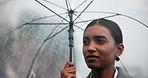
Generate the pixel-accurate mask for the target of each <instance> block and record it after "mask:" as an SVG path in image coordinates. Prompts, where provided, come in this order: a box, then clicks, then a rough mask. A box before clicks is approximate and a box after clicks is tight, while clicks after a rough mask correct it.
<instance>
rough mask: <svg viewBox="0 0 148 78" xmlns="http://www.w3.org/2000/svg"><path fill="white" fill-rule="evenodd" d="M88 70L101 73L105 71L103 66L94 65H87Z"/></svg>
mask: <svg viewBox="0 0 148 78" xmlns="http://www.w3.org/2000/svg"><path fill="white" fill-rule="evenodd" d="M87 66H88V68H90V69H92V70H98V71H102V70H104V69H105V67H104V66H99V65H95V64H87Z"/></svg>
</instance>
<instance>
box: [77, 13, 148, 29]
mask: <svg viewBox="0 0 148 78" xmlns="http://www.w3.org/2000/svg"><path fill="white" fill-rule="evenodd" d="M76 12H79V11H75V13H76ZM85 13H108V14H117V15H120V16H124V17H127V18H130V19H132V20H135V21H137V22H138V23H140V24H142V25H144V26H145V27H146V28H148V25H146V24H145V23H143V22H141V21H139V20H137V19H135V18H133V17H131V16H128V15H125V14H121V13H114V12H101V11H85Z"/></svg>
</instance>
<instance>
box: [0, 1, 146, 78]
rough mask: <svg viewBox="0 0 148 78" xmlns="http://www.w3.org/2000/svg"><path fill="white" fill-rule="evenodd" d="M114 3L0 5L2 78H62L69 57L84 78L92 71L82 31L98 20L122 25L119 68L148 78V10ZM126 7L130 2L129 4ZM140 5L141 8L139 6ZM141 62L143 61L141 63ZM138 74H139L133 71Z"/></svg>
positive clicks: (65, 2)
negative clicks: (146, 68) (147, 69)
mask: <svg viewBox="0 0 148 78" xmlns="http://www.w3.org/2000/svg"><path fill="white" fill-rule="evenodd" d="M112 2H115V3H110V1H101V2H100V1H93V0H84V1H83V0H82V1H81V0H60V1H56V0H35V1H33V0H32V1H29V0H14V1H9V0H8V1H1V3H2V4H3V5H1V6H0V9H1V11H2V13H1V16H0V20H1V22H0V27H1V28H0V37H1V40H0V41H1V43H0V47H1V54H0V55H1V57H0V60H1V64H0V65H1V69H0V74H1V75H0V76H1V78H5V77H6V78H29V77H30V76H33V77H36V78H37V77H39V78H46V77H51V78H59V77H60V73H59V72H60V70H61V69H62V68H63V67H64V64H65V62H66V61H68V60H69V59H70V57H69V56H70V55H72V56H71V57H72V59H71V60H70V61H73V62H74V63H75V65H76V68H77V77H78V78H82V77H85V76H86V75H87V74H88V73H89V69H88V68H87V67H86V65H85V63H84V60H83V55H82V50H81V47H82V34H83V29H84V28H85V26H86V25H87V24H88V22H90V21H91V20H93V19H97V18H108V19H111V20H114V21H115V22H117V23H118V24H119V25H120V26H121V29H122V31H123V35H124V44H125V48H126V49H125V51H124V54H123V55H122V56H121V62H120V63H119V64H118V63H117V65H119V66H122V67H125V70H127V72H129V73H130V74H132V75H133V76H136V77H137V73H139V72H141V73H142V75H140V76H139V75H138V76H139V77H143V78H144V77H147V75H146V74H145V72H146V71H145V70H144V69H145V67H146V65H148V63H147V62H145V61H146V60H141V58H142V59H146V57H147V54H145V53H146V49H147V48H146V47H145V46H147V44H146V43H145V41H146V40H147V38H148V37H147V34H145V33H147V32H148V31H147V21H146V19H148V17H145V15H146V14H147V12H148V11H147V10H146V9H145V7H146V6H142V5H140V4H139V3H141V4H142V3H143V1H140V0H139V2H138V1H137V2H136V1H131V2H134V3H131V4H132V5H133V7H131V8H128V7H127V5H128V6H129V5H130V3H129V2H128V4H126V5H123V4H121V3H120V2H118V1H116V0H112ZM116 2H118V4H121V5H120V7H118V8H116V9H115V7H117V6H119V5H114V4H117V3H116ZM121 2H122V3H126V0H125V1H121ZM145 2H146V1H145ZM18 3H19V4H18ZM24 3H25V4H24ZM20 4H23V5H20ZM26 4H27V5H26ZM136 4H139V6H141V7H142V8H139V7H138V8H137V7H134V5H136ZM10 5H13V6H11V7H10ZM105 5H110V6H105ZM125 9H127V10H125ZM122 10H123V11H122ZM130 10H131V11H130ZM10 11H11V13H10ZM134 11H136V13H135V12H134ZM137 11H138V12H137ZM143 17H145V18H143ZM70 26H73V27H72V28H73V29H72V31H71V32H73V31H74V32H73V33H69V32H68V31H69V30H70V29H69V28H70ZM129 32H130V33H129ZM69 34H71V36H73V40H74V41H72V42H74V43H72V44H73V45H72V54H70V49H69V45H70V44H69ZM134 34H136V36H135V35H134ZM133 39H134V40H133ZM135 41H138V42H139V43H136V42H135ZM70 42H71V41H70ZM133 45H134V46H133ZM139 45H143V46H140V47H139ZM136 47H138V48H139V49H138V50H137V49H136ZM139 52H140V53H139ZM69 54H70V55H69ZM137 55H138V56H137ZM80 58H81V59H80ZM129 59H130V60H129ZM135 59H136V60H135ZM137 59H138V60H139V61H141V62H140V63H139V61H138V62H137ZM127 60H129V61H127ZM80 61H81V62H80ZM131 61H132V62H133V63H131ZM143 63H145V64H143ZM84 67H85V68H84ZM137 69H138V70H139V72H133V71H134V70H137ZM84 71H85V72H84Z"/></svg>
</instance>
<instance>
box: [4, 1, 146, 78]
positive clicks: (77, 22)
mask: <svg viewBox="0 0 148 78" xmlns="http://www.w3.org/2000/svg"><path fill="white" fill-rule="evenodd" d="M36 2H38V3H39V4H41V5H42V6H43V7H45V8H46V9H48V10H50V11H51V12H52V13H54V14H55V15H52V16H47V17H41V18H37V19H34V20H31V21H29V22H26V23H24V24H23V25H20V26H18V27H16V28H12V29H10V31H9V32H8V34H7V37H6V35H4V36H3V39H11V40H14V38H13V37H12V34H10V33H12V32H14V31H17V29H21V28H22V27H24V29H22V31H21V30H20V31H21V32H23V37H27V39H26V41H29V40H31V38H32V36H31V35H30V34H32V32H35V33H36V34H38V33H41V32H37V31H34V30H33V29H34V28H36V29H40V28H39V27H38V26H37V25H39V26H44V25H50V27H46V28H45V29H47V28H49V29H50V30H48V32H49V31H50V33H49V34H48V35H44V34H41V36H40V37H41V38H42V40H41V42H38V44H40V45H39V46H38V47H35V46H34V45H33V44H32V45H30V44H28V43H29V42H28V43H23V44H24V45H26V44H28V46H34V48H36V51H34V52H33V53H34V55H33V54H32V56H34V57H32V59H33V60H32V61H31V64H29V65H27V66H28V67H29V69H26V71H27V72H25V73H27V74H28V75H27V77H29V76H30V74H31V75H35V73H38V72H40V71H42V70H41V69H39V67H40V65H41V63H39V66H36V65H37V64H36V63H37V61H38V59H40V58H41V57H42V56H41V55H44V53H45V55H46V52H45V50H49V49H48V48H47V47H52V48H53V49H56V48H55V47H54V46H51V45H49V44H53V42H54V43H55V42H57V41H59V43H60V42H62V41H60V40H61V39H62V37H63V36H64V35H62V36H60V35H61V33H62V32H64V31H65V30H66V32H67V31H69V39H70V40H69V44H68V43H66V45H69V46H70V49H69V52H70V53H67V54H70V55H67V54H66V53H64V54H65V56H69V57H67V59H69V61H72V57H73V56H72V51H73V32H74V31H75V33H76V30H74V29H73V27H76V28H77V29H80V30H81V31H82V30H83V28H82V27H79V26H81V23H85V25H86V23H87V22H89V21H91V20H93V19H96V16H94V18H92V19H90V18H88V19H87V20H82V19H81V17H80V16H82V15H84V13H88V14H90V13H91V14H93V15H95V14H94V13H96V14H97V15H99V14H98V13H101V14H102V15H101V16H102V17H100V16H98V17H100V18H111V17H115V16H123V17H126V18H127V19H132V20H135V21H137V22H138V23H140V24H142V26H145V27H147V25H146V24H144V23H142V22H141V21H139V20H137V19H135V18H133V17H131V16H128V15H125V14H121V13H114V12H102V11H100V12H99V11H86V10H87V9H88V8H89V7H90V6H91V4H92V2H93V1H87V0H85V1H82V2H81V3H80V4H79V5H78V7H76V8H75V9H72V7H70V5H71V4H70V1H67V0H65V1H64V2H65V4H66V6H65V7H67V8H66V9H65V8H63V7H61V6H60V5H57V4H56V3H53V2H52V1H46V0H43V2H41V1H38V0H36ZM44 2H47V3H50V4H52V5H54V6H56V7H59V8H61V9H63V10H66V13H59V12H58V11H56V12H55V11H53V10H52V8H49V7H47V6H45V5H44V4H43V3H44ZM87 2H88V3H87ZM84 3H87V5H86V6H85V7H83V9H82V11H76V10H77V9H79V7H81V6H83V4H84ZM45 8H44V9H45ZM76 13H78V15H77V14H76ZM64 14H67V15H65V16H61V15H64ZM106 14H109V15H107V16H106ZM73 16H75V17H76V18H75V19H73ZM67 17H69V20H67V19H65V18H67ZM82 17H83V16H82ZM46 18H50V21H52V20H54V21H55V20H56V19H54V18H59V19H61V20H60V21H58V23H57V22H54V21H53V22H52V23H49V22H48V21H47V20H45V19H46ZM83 18H86V17H85V15H84V17H83ZM51 19H52V20H51ZM39 20H40V21H39ZM34 21H35V22H34ZM46 21H47V22H48V23H46ZM36 22H37V23H36ZM39 22H41V23H39ZM28 25H29V26H31V27H28V28H26V27H27V26H28ZM55 25H56V26H55ZM61 25H63V26H61ZM51 26H53V27H51ZM64 26H65V27H64ZM68 27H69V29H68ZM57 28H60V29H57ZM143 28H144V27H143ZM28 29H30V30H28ZM45 29H43V30H45ZM56 29H57V30H56ZM67 29H68V30H67ZM55 30H56V31H57V32H55ZM20 31H17V32H20ZM17 32H16V33H15V34H14V35H17V34H18V33H17ZM27 32H29V33H27ZM46 32H47V31H46ZM46 32H44V33H46ZM53 33H54V34H53ZM59 34H60V35H59ZM64 34H65V36H66V35H68V34H66V33H64ZM8 35H9V36H8ZM43 36H44V37H43ZM57 36H59V37H60V39H58V40H57V41H56V40H55V39H57V38H56V37H57ZM39 39H40V38H39ZM36 40H37V38H36ZM48 40H51V41H49V43H48V44H46V42H47V41H48ZM52 40H53V41H52ZM54 40H55V41H54ZM35 43H36V42H35ZM35 43H34V44H35ZM59 43H57V46H59ZM5 44H9V46H3V45H5ZM10 44H11V45H10ZM19 44H22V42H21V43H19ZM75 44H76V43H75ZM3 45H1V46H3V47H4V48H9V47H10V46H12V43H10V42H8V41H7V40H5V41H3ZM24 45H23V46H24ZM62 45H64V44H62ZM60 46H61V45H60ZM42 47H46V48H44V49H43V48H42ZM52 48H50V49H52ZM67 48H68V46H67ZM14 51H15V50H14ZM28 51H29V50H28ZM62 51H66V52H67V49H66V50H62ZM55 52H59V53H57V54H60V52H61V51H55ZM21 53H22V52H20V54H21ZM51 53H52V52H51ZM61 54H62V52H61ZM7 55H8V54H7ZM10 55H11V54H10ZM16 55H17V54H16ZM21 55H23V54H21ZM25 55H26V54H25ZM39 55H40V56H39ZM20 57H22V56H20ZM75 57H77V56H75ZM12 58H14V57H12ZM48 58H49V57H48ZM55 58H57V57H55ZM46 59H47V58H46ZM49 59H50V61H51V60H54V59H53V58H51V57H50V58H49ZM63 59H65V58H63ZM67 59H66V60H67ZM41 60H44V59H43V58H42V59H41ZM47 61H49V60H47ZM47 61H46V62H47ZM63 61H65V60H63ZM44 64H46V63H44ZM121 64H122V63H121ZM48 65H49V64H48ZM48 65H47V66H48ZM51 65H52V64H50V65H49V66H51ZM54 65H55V64H53V66H54ZM63 65H64V63H63ZM16 66H17V65H16ZM35 66H36V68H35ZM7 67H10V66H9V64H8V66H7ZM24 68H25V67H24ZM45 68H47V67H45ZM45 68H43V69H44V70H45ZM56 68H57V69H61V68H60V67H59V68H58V67H55V68H53V69H56ZM35 69H36V71H33V70H35ZM37 69H38V70H37ZM49 69H50V68H49ZM49 69H48V71H49ZM15 70H18V69H15ZM28 70H29V71H28ZM52 72H53V71H50V72H49V73H52ZM56 72H59V71H56ZM40 75H42V76H43V75H44V74H40ZM42 76H41V77H42ZM49 76H50V77H53V78H54V76H55V75H54V76H51V74H50V75H49ZM20 77H24V76H20Z"/></svg>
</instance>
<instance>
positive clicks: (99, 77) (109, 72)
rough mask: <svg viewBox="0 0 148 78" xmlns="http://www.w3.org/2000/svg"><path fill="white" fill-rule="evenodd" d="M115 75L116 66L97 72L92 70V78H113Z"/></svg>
mask: <svg viewBox="0 0 148 78" xmlns="http://www.w3.org/2000/svg"><path fill="white" fill-rule="evenodd" d="M114 73H115V68H114V65H112V66H109V67H108V68H105V69H102V70H97V69H92V78H113V77H114Z"/></svg>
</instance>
